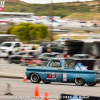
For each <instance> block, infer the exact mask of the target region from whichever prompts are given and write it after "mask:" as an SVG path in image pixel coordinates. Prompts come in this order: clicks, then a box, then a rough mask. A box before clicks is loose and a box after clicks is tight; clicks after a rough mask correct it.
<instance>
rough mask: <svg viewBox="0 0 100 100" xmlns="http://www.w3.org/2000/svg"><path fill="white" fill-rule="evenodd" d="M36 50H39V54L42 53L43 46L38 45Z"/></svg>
mask: <svg viewBox="0 0 100 100" xmlns="http://www.w3.org/2000/svg"><path fill="white" fill-rule="evenodd" d="M37 50H38V51H39V54H42V53H43V46H41V45H40V46H39V47H38V49H37Z"/></svg>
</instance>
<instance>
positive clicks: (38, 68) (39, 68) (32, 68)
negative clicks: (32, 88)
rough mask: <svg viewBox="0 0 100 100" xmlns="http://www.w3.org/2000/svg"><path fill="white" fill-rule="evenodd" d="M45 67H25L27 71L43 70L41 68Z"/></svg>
mask: <svg viewBox="0 0 100 100" xmlns="http://www.w3.org/2000/svg"><path fill="white" fill-rule="evenodd" d="M46 68H47V67H44V66H41V67H40V66H35V67H28V68H26V70H27V71H36V70H38V71H39V70H43V69H46Z"/></svg>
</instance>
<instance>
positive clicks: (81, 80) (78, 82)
mask: <svg viewBox="0 0 100 100" xmlns="http://www.w3.org/2000/svg"><path fill="white" fill-rule="evenodd" d="M75 84H76V85H77V86H84V85H85V81H84V79H82V78H75Z"/></svg>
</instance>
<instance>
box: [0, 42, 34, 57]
mask: <svg viewBox="0 0 100 100" xmlns="http://www.w3.org/2000/svg"><path fill="white" fill-rule="evenodd" d="M0 49H1V51H2V56H3V57H8V56H9V55H12V54H15V53H16V52H17V50H18V49H20V50H21V49H25V50H29V49H31V50H32V47H24V46H23V43H22V42H2V43H1V45H0Z"/></svg>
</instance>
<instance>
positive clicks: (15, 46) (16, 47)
mask: <svg viewBox="0 0 100 100" xmlns="http://www.w3.org/2000/svg"><path fill="white" fill-rule="evenodd" d="M18 49H20V43H15V45H14V51H15V52H17V50H18Z"/></svg>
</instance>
